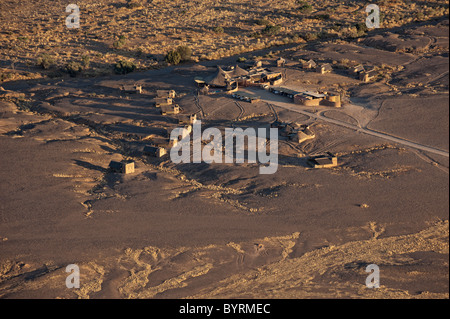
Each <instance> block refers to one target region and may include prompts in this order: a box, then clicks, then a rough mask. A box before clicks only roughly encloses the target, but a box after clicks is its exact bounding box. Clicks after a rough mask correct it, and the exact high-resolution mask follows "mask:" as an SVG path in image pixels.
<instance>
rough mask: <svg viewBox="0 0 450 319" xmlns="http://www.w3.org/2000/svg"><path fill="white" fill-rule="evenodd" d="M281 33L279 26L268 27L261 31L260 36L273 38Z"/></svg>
mask: <svg viewBox="0 0 450 319" xmlns="http://www.w3.org/2000/svg"><path fill="white" fill-rule="evenodd" d="M280 31H281V26H279V25H268V26H266V27H265V28H264V30H262V34H265V35H269V36H273V35H277V34H278V33H279V32H280Z"/></svg>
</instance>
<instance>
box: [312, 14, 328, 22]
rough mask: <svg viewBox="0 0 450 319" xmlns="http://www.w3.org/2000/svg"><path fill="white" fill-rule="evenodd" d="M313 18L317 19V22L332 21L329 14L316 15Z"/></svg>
mask: <svg viewBox="0 0 450 319" xmlns="http://www.w3.org/2000/svg"><path fill="white" fill-rule="evenodd" d="M312 18H314V19H317V20H330V15H329V14H327V13H325V14H316V15H315V16H312Z"/></svg>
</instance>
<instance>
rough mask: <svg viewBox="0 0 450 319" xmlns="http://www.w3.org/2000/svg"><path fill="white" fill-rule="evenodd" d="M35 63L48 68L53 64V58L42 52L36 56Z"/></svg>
mask: <svg viewBox="0 0 450 319" xmlns="http://www.w3.org/2000/svg"><path fill="white" fill-rule="evenodd" d="M36 64H37V65H38V66H40V67H42V68H43V69H45V70H48V69H50V68H51V67H52V66H53V65H54V64H55V59H54V58H53V57H52V56H51V55H50V54H48V53H43V54H41V55H40V56H39V57H38V58H37V61H36Z"/></svg>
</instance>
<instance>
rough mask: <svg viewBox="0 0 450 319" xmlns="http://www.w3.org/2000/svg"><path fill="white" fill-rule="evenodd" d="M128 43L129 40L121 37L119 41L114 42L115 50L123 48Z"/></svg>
mask: <svg viewBox="0 0 450 319" xmlns="http://www.w3.org/2000/svg"><path fill="white" fill-rule="evenodd" d="M126 42H127V38H126V37H125V36H124V35H121V36H119V39H117V40H116V41H114V43H113V48H114V49H120V48H122V47H123V46H124V45H125V44H126Z"/></svg>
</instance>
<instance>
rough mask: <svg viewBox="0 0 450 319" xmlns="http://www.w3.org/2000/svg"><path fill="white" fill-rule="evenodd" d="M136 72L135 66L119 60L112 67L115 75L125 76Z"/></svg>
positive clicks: (129, 62)
mask: <svg viewBox="0 0 450 319" xmlns="http://www.w3.org/2000/svg"><path fill="white" fill-rule="evenodd" d="M134 70H136V65H135V64H134V63H133V62H131V61H123V60H120V61H119V62H117V63H116V64H115V65H114V71H115V72H116V73H117V74H127V73H130V72H133V71H134Z"/></svg>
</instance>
